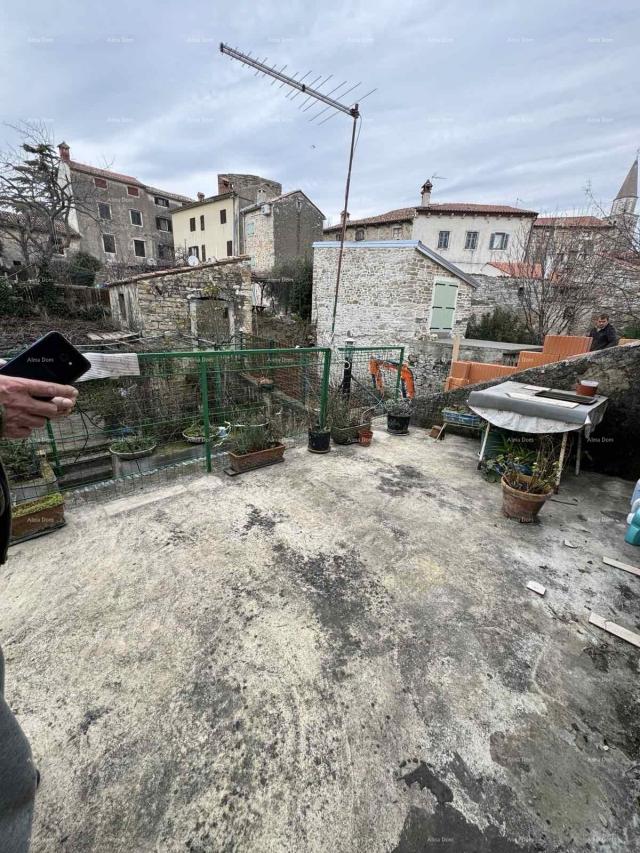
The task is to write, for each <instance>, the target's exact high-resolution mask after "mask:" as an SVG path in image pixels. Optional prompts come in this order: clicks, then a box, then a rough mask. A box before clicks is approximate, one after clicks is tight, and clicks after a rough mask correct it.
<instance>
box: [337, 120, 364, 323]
mask: <svg viewBox="0 0 640 853" xmlns="http://www.w3.org/2000/svg"><path fill="white" fill-rule="evenodd" d="M357 110H358V105H357V104H356V112H357ZM357 123H358V115H354V117H353V128H352V129H351V148H350V150H349V168H348V169H347V183H346V186H345V189H344V208H343V211H342V231H341V233H340V251H339V253H338V271H337V273H336V291H335V294H334V297H333V315H332V318H331V336H332V337H333V335H334V333H335V329H336V312H337V310H338V292H339V290H340V273H341V271H342V253H343V252H344V238H345V234H346V232H347V211H348V209H349V187H350V186H351V169H352V166H353V152H354V151H355V147H356V126H357Z"/></svg>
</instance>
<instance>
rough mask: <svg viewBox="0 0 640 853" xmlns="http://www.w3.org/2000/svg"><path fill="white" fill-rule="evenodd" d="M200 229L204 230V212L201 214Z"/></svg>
mask: <svg viewBox="0 0 640 853" xmlns="http://www.w3.org/2000/svg"><path fill="white" fill-rule="evenodd" d="M200 230H201V231H204V213H203V214H202V215H201V216H200Z"/></svg>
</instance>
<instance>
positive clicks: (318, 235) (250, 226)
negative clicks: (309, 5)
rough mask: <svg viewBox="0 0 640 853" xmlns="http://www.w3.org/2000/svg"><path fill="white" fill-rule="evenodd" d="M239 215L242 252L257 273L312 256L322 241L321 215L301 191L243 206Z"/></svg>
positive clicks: (322, 216) (322, 218)
mask: <svg viewBox="0 0 640 853" xmlns="http://www.w3.org/2000/svg"><path fill="white" fill-rule="evenodd" d="M241 216H242V218H243V220H244V228H243V231H244V246H243V251H244V254H247V255H249V257H250V258H251V267H252V269H253V270H254V271H255V272H256V273H258V274H264V273H266V272H268V271H270V270H272V269H273V268H274V266H276V265H278V264H281V263H286V262H287V261H291V260H295V259H296V258H307V259H311V256H312V252H313V248H312V247H313V244H314V243H315V242H316V241H319V240H322V223H323V221H324V214H323V213H322V211H321V210H319V209H318V208H317V207H316V205H315V204H314V203H313V202H312V201H311V199H310V198H309V197H308V196H307V195H305V193H303V192H302V190H293V191H292V192H288V193H285V194H284V195H280V196H277V197H276V198H273V199H270V200H269V201H265V202H257V203H256V204H253V205H250V206H249V207H245V208H244V209H243V210H241Z"/></svg>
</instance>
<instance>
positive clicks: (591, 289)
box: [509, 214, 608, 342]
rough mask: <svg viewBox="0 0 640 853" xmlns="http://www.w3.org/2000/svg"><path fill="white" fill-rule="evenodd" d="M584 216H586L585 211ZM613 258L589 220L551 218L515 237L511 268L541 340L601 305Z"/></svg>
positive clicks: (524, 311)
mask: <svg viewBox="0 0 640 853" xmlns="http://www.w3.org/2000/svg"><path fill="white" fill-rule="evenodd" d="M583 216H584V214H583ZM607 264H608V259H607V257H606V255H605V254H604V253H603V252H602V250H601V247H600V246H599V237H598V236H594V229H593V228H589V227H588V225H587V224H585V225H584V227H582V226H581V225H579V224H571V225H569V224H568V223H567V221H566V219H565V217H551V218H550V221H549V222H548V223H545V224H544V225H539V226H535V227H533V228H532V229H531V233H530V235H528V237H526V238H525V237H522V238H520V239H518V238H517V237H516V239H515V240H514V242H513V243H512V246H511V251H510V260H509V269H510V273H511V275H512V276H513V277H514V278H516V279H517V280H518V301H519V307H520V310H521V312H522V316H523V319H524V322H525V325H526V327H527V330H528V331H529V333H530V334H531V335H532V336H533V337H534V338H535V339H537V340H538V341H540V342H541V341H542V340H543V339H544V336H545V335H547V334H549V333H551V332H556V333H562V332H565V331H567V330H569V329H572V328H573V327H575V326H576V325H578V324H579V323H581V322H582V323H584V322H586V317H587V316H588V315H589V313H590V312H592V311H593V310H594V309H595V308H596V307H597V306H598V304H599V301H600V298H601V291H602V283H603V280H604V276H605V271H606V268H607Z"/></svg>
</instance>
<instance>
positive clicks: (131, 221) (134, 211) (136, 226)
mask: <svg viewBox="0 0 640 853" xmlns="http://www.w3.org/2000/svg"><path fill="white" fill-rule="evenodd" d="M133 213H138V214H140V224H139V225H138V223H137V222H134V221H133V216H132V214H133ZM129 222H130V223H131V224H132V225H133V227H134V228H144V219H143V218H142V211H141V210H138V209H137V208H135V207H130V208H129Z"/></svg>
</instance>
